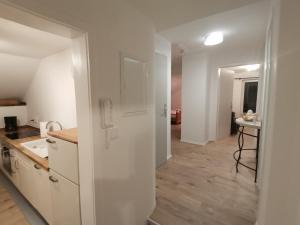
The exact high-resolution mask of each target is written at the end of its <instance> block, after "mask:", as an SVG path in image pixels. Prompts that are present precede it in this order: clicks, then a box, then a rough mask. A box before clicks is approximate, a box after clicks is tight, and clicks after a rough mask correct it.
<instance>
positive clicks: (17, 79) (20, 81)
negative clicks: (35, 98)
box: [0, 53, 40, 98]
mask: <svg viewBox="0 0 300 225" xmlns="http://www.w3.org/2000/svg"><path fill="white" fill-rule="evenodd" d="M39 63H40V60H39V59H35V58H30V57H22V56H16V55H10V54H4V53H0V98H16V97H18V98H22V97H23V96H24V94H25V92H26V89H27V87H28V85H29V84H30V82H31V80H32V78H33V76H34V74H35V72H36V70H37V67H38V65H39Z"/></svg>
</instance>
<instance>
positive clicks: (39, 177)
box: [32, 164, 52, 224]
mask: <svg viewBox="0 0 300 225" xmlns="http://www.w3.org/2000/svg"><path fill="white" fill-rule="evenodd" d="M32 170H33V177H32V180H33V183H34V185H35V187H34V189H35V196H34V198H33V199H32V205H33V206H34V207H35V208H36V209H37V210H38V211H39V213H40V214H41V215H42V216H43V217H44V219H45V220H46V221H47V222H48V223H49V224H52V207H51V193H50V183H49V172H48V171H46V170H44V169H42V168H41V167H40V166H39V165H37V164H34V166H33V167H32Z"/></svg>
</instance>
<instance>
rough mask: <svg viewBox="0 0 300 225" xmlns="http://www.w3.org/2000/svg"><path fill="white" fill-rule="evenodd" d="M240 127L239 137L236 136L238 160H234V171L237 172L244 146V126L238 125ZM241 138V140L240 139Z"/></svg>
mask: <svg viewBox="0 0 300 225" xmlns="http://www.w3.org/2000/svg"><path fill="white" fill-rule="evenodd" d="M240 128H241V129H239V138H238V145H239V157H238V160H237V161H236V167H235V169H236V172H237V173H238V172H239V163H240V160H241V157H242V150H243V147H244V127H240ZM241 140H242V141H241Z"/></svg>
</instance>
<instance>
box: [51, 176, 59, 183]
mask: <svg viewBox="0 0 300 225" xmlns="http://www.w3.org/2000/svg"><path fill="white" fill-rule="evenodd" d="M49 180H50V181H52V182H53V183H57V182H58V180H57V179H56V178H54V177H53V176H50V177H49Z"/></svg>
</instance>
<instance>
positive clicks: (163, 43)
mask: <svg viewBox="0 0 300 225" xmlns="http://www.w3.org/2000/svg"><path fill="white" fill-rule="evenodd" d="M154 46H155V51H156V52H158V53H160V54H163V55H165V56H167V60H168V72H167V73H168V74H167V83H168V85H167V87H166V91H167V93H168V94H167V120H166V123H167V125H166V126H167V158H168V159H170V158H171V157H172V153H171V122H170V121H171V43H170V42H169V41H168V40H166V39H165V38H163V37H162V36H160V35H158V34H156V35H155V45H154Z"/></svg>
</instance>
